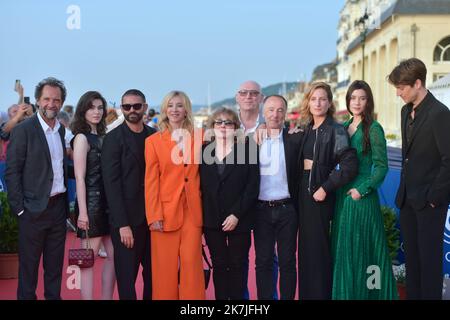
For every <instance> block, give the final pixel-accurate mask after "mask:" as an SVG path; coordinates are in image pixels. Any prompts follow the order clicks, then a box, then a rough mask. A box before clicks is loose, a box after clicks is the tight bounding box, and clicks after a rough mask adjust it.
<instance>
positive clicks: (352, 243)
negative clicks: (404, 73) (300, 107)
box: [331, 80, 398, 300]
mask: <svg viewBox="0 0 450 320" xmlns="http://www.w3.org/2000/svg"><path fill="white" fill-rule="evenodd" d="M346 102H347V109H348V111H349V112H350V114H351V115H352V116H353V117H352V118H351V119H350V120H349V121H347V122H346V123H345V124H344V126H345V127H346V128H347V131H348V133H349V136H350V138H351V146H352V147H353V148H355V149H356V150H357V153H358V160H359V174H358V176H357V177H356V178H355V180H353V181H352V182H351V183H349V184H348V185H346V186H345V187H343V188H341V189H339V190H338V192H337V199H336V212H335V216H334V218H333V223H332V231H331V239H332V256H333V299H337V300H342V299H345V300H347V299H363V300H390V299H398V294H397V287H396V282H395V279H394V275H393V272H392V261H391V258H390V256H389V250H388V247H387V242H386V235H385V230H384V223H383V217H382V215H381V209H380V201H379V198H378V192H377V188H378V187H379V186H380V185H381V184H382V183H383V180H384V178H385V176H386V174H387V171H388V160H387V152H386V140H385V137H384V131H383V128H382V127H381V125H380V124H379V123H378V122H377V121H375V120H373V110H374V102H373V95H372V91H371V89H370V87H369V85H368V84H367V83H366V82H364V81H359V80H357V81H355V82H353V83H352V84H351V85H350V87H349V89H348V91H347V96H346ZM378 274H379V277H378Z"/></svg>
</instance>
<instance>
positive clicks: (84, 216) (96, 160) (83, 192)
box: [71, 91, 116, 300]
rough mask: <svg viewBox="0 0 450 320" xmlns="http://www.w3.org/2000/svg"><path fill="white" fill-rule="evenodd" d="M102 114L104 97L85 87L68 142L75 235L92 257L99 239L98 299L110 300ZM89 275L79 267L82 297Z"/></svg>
mask: <svg viewBox="0 0 450 320" xmlns="http://www.w3.org/2000/svg"><path fill="white" fill-rule="evenodd" d="M105 117H106V101H105V99H104V98H103V97H102V95H101V94H100V93H98V92H96V91H88V92H86V93H85V94H84V95H83V96H81V98H80V101H79V102H78V105H77V108H76V111H75V116H74V119H73V121H72V124H71V129H72V132H73V134H74V138H73V139H72V141H71V145H72V149H73V160H74V168H75V178H76V190H77V203H76V208H77V210H76V211H77V212H78V220H77V226H78V230H77V236H78V237H79V238H81V246H82V247H83V248H86V247H87V246H88V245H89V246H90V247H91V248H92V249H94V256H95V257H96V256H97V254H98V251H99V249H100V245H101V244H102V243H103V246H104V247H105V249H106V253H107V258H106V260H105V262H104V265H103V272H102V299H103V300H110V299H112V297H113V292H114V284H115V280H116V276H115V271H114V251H113V246H112V242H111V237H110V235H109V222H108V212H107V208H106V199H105V192H104V189H103V179H102V170H101V161H100V155H101V147H102V140H103V136H104V135H105V131H106V123H105ZM93 277H94V271H93V268H85V269H81V298H82V299H83V300H92V299H93V285H94V279H93Z"/></svg>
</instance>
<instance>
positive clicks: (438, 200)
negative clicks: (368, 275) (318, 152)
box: [388, 58, 450, 299]
mask: <svg viewBox="0 0 450 320" xmlns="http://www.w3.org/2000/svg"><path fill="white" fill-rule="evenodd" d="M426 76H427V69H426V66H425V64H424V63H423V62H422V61H420V60H419V59H416V58H412V59H408V60H405V61H402V62H401V63H400V64H399V65H398V66H397V67H395V68H394V70H393V71H392V72H391V74H390V75H389V77H388V80H389V82H390V83H391V84H392V85H394V86H395V88H396V89H397V96H400V97H401V98H402V99H403V101H404V102H405V103H406V105H404V106H403V108H402V114H401V120H402V123H401V129H402V155H403V164H402V173H401V179H400V186H399V188H398V192H397V198H396V204H397V207H399V208H400V226H401V230H402V234H403V240H404V249H405V259H406V292H407V298H408V299H442V282H443V279H442V259H443V258H442V250H443V249H442V246H443V236H444V235H443V233H444V224H445V218H446V213H447V208H448V204H449V194H450V143H449V141H448V139H449V137H450V111H449V110H448V108H447V107H446V106H445V105H443V104H442V103H441V102H439V101H438V100H437V99H436V98H435V97H434V96H433V95H432V94H431V93H430V92H429V91H428V90H427V89H426V88H425V80H426Z"/></svg>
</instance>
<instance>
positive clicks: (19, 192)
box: [5, 78, 68, 300]
mask: <svg viewBox="0 0 450 320" xmlns="http://www.w3.org/2000/svg"><path fill="white" fill-rule="evenodd" d="M65 97H66V88H65V86H64V84H63V83H62V82H61V81H59V80H57V79H55V78H46V79H44V80H42V81H41V82H40V83H39V84H38V85H37V86H36V91H35V98H36V104H37V105H38V106H39V112H38V113H37V114H35V115H33V116H32V117H31V118H29V119H27V120H25V121H22V122H21V123H20V124H18V125H17V126H15V127H14V129H13V130H12V133H11V138H10V143H9V146H8V151H7V158H6V171H5V179H6V185H7V188H8V201H9V204H10V206H11V210H12V212H14V213H15V214H17V215H18V216H19V286H18V289H17V299H19V300H22V299H26V300H35V299H36V286H37V281H38V270H39V262H40V259H41V255H42V256H43V260H42V261H43V265H44V287H45V290H44V295H45V298H46V299H47V300H60V299H61V277H62V268H63V261H64V245H65V240H66V218H67V213H68V202H67V197H66V191H67V156H66V148H65V142H64V134H65V131H64V126H62V125H60V124H59V122H58V120H57V119H56V116H57V114H58V112H59V110H60V109H61V106H62V104H63V103H64V99H65Z"/></svg>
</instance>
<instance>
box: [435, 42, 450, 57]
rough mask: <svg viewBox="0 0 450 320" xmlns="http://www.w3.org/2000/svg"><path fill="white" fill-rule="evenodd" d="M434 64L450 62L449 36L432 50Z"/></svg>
mask: <svg viewBox="0 0 450 320" xmlns="http://www.w3.org/2000/svg"><path fill="white" fill-rule="evenodd" d="M433 60H434V62H450V36H449V37H446V38H444V39H443V40H441V41H440V42H439V44H438V45H437V46H436V48H434V59H433Z"/></svg>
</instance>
